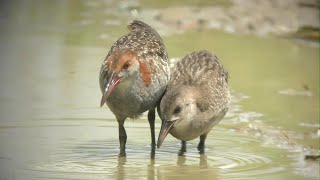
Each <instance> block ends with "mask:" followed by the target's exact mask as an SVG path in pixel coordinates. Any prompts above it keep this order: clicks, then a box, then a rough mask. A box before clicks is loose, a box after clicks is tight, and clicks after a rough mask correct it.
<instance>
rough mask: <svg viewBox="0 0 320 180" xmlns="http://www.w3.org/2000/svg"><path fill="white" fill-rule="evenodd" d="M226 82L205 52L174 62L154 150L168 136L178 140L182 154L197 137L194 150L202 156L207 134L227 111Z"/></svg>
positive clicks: (219, 66) (219, 67) (213, 58)
mask: <svg viewBox="0 0 320 180" xmlns="http://www.w3.org/2000/svg"><path fill="white" fill-rule="evenodd" d="M228 78H229V75H228V72H227V70H226V69H225V68H224V67H223V65H222V64H221V62H220V61H219V60H218V58H217V56H215V55H213V54H211V53H210V52H208V51H199V52H193V53H191V54H188V55H186V56H185V57H184V58H183V59H182V60H180V61H178V62H177V63H176V65H175V66H174V67H173V69H172V70H171V77H170V81H169V83H168V86H167V89H166V92H165V94H164V96H163V98H162V100H161V104H160V110H161V113H160V115H161V119H162V125H161V130H160V134H159V138H158V143H157V146H158V148H159V147H160V146H161V144H162V142H163V141H164V139H165V137H166V136H167V134H168V133H170V134H171V135H172V136H174V137H176V138H177V139H180V140H182V147H181V150H182V151H185V149H186V147H185V146H186V141H189V140H192V139H195V138H197V137H199V136H200V143H199V145H198V150H199V151H200V152H201V153H203V152H204V147H205V140H206V137H207V134H208V133H209V131H210V130H211V129H212V127H213V126H215V125H216V124H217V123H218V122H219V121H220V120H221V119H222V118H223V117H224V116H225V114H226V113H227V111H228V108H229V105H230V93H229V88H228Z"/></svg>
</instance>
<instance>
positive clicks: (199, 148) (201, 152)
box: [197, 144, 205, 154]
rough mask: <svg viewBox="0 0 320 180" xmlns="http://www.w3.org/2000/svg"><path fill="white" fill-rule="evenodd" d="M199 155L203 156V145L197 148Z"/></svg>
mask: <svg viewBox="0 0 320 180" xmlns="http://www.w3.org/2000/svg"><path fill="white" fill-rule="evenodd" d="M197 149H198V151H199V154H204V153H205V146H204V144H199V145H198V147H197Z"/></svg>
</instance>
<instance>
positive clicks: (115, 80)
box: [100, 72, 120, 107]
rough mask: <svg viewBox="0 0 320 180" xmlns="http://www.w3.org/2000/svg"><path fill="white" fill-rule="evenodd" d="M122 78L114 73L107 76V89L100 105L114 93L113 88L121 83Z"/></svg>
mask: <svg viewBox="0 0 320 180" xmlns="http://www.w3.org/2000/svg"><path fill="white" fill-rule="evenodd" d="M119 82H120V78H119V77H118V76H117V75H116V74H115V73H114V72H112V73H110V75H109V76H107V81H106V86H105V87H106V89H105V91H104V93H103V95H102V98H101V102H100V107H102V106H103V105H104V103H105V102H106V101H107V98H108V97H109V95H110V94H111V93H112V91H113V89H114V88H115V87H116V86H117V85H118V84H119Z"/></svg>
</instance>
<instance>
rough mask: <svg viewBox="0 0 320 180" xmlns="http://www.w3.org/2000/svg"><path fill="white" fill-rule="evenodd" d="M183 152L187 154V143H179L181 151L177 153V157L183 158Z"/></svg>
mask: <svg viewBox="0 0 320 180" xmlns="http://www.w3.org/2000/svg"><path fill="white" fill-rule="evenodd" d="M185 152H187V141H181V149H180V151H179V156H183V154H184V153H185Z"/></svg>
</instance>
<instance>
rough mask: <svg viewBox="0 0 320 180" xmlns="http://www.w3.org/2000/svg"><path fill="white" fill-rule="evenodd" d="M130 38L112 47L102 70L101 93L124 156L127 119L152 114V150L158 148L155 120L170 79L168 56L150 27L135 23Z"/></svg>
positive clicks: (158, 37)
mask: <svg viewBox="0 0 320 180" xmlns="http://www.w3.org/2000/svg"><path fill="white" fill-rule="evenodd" d="M128 29H129V31H130V32H129V34H127V35H125V36H123V37H121V38H120V39H119V40H117V41H116V42H115V43H114V45H113V46H112V47H111V49H110V51H109V53H108V55H107V56H106V58H105V59H104V61H103V63H102V66H101V70H100V77H99V82H100V89H101V91H102V94H103V97H102V99H101V104H100V105H101V106H103V104H104V103H105V102H106V104H107V105H108V107H109V108H110V110H111V111H112V112H113V113H114V114H115V116H116V118H117V121H118V123H119V140H120V150H121V151H120V155H125V150H124V149H125V144H126V132H125V129H124V127H123V124H124V121H125V119H126V118H127V117H129V118H137V117H139V116H140V115H141V114H142V113H143V112H145V111H148V110H149V114H148V120H149V123H150V128H151V135H152V147H153V149H154V146H155V140H154V139H155V138H154V118H155V108H156V106H157V105H158V104H159V101H160V98H161V96H162V95H163V93H164V90H165V88H166V85H167V83H168V79H169V76H170V68H169V65H168V55H167V52H166V49H165V46H164V44H163V42H162V39H161V37H160V35H159V34H158V33H157V32H156V31H155V30H154V29H152V28H151V27H150V26H149V25H147V24H146V23H144V22H141V21H133V22H132V23H131V24H130V25H129V26H128Z"/></svg>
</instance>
